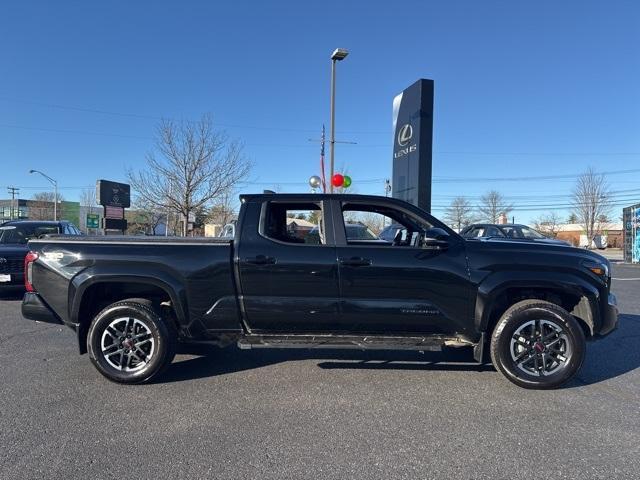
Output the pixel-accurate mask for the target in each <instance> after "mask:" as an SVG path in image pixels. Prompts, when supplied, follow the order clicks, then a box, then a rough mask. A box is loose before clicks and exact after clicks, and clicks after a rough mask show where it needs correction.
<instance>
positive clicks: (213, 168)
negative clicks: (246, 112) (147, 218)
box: [128, 115, 251, 236]
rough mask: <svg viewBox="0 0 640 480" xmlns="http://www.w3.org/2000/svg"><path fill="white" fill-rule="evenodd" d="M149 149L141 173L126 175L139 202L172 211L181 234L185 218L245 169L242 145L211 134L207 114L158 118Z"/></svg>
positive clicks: (228, 187) (243, 174) (230, 185)
mask: <svg viewBox="0 0 640 480" xmlns="http://www.w3.org/2000/svg"><path fill="white" fill-rule="evenodd" d="M155 147H156V148H155V150H156V151H155V152H150V153H149V154H148V155H147V165H146V168H145V169H143V170H142V171H139V172H137V173H136V172H133V171H129V172H128V178H129V182H130V183H131V185H132V187H133V189H134V190H135V191H136V192H137V194H138V195H139V196H140V197H141V198H143V199H144V200H145V201H147V202H149V203H150V204H152V205H154V206H155V207H157V208H160V209H164V210H171V211H173V212H174V213H176V214H177V215H176V217H179V219H181V223H182V232H183V235H185V236H186V235H187V231H188V219H189V215H190V214H192V213H193V212H195V211H197V210H198V209H201V208H207V207H210V206H212V204H213V203H214V202H215V201H216V199H218V198H219V197H220V196H222V195H224V194H227V193H229V192H230V191H231V190H233V188H234V187H235V186H236V185H237V184H238V182H240V181H241V180H242V179H243V178H246V176H247V175H248V174H249V171H250V169H251V164H250V163H249V161H248V160H247V159H246V157H245V156H244V154H243V152H242V145H241V144H240V143H239V142H238V141H236V140H230V139H229V138H228V137H227V135H226V134H225V133H223V132H220V131H215V130H214V128H213V122H212V120H211V117H209V116H207V115H205V116H203V117H202V118H201V119H200V120H198V121H195V122H192V121H183V122H176V121H173V120H163V121H162V122H161V123H160V125H159V126H158V129H157V132H156V142H155Z"/></svg>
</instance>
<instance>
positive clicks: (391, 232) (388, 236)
mask: <svg viewBox="0 0 640 480" xmlns="http://www.w3.org/2000/svg"><path fill="white" fill-rule="evenodd" d="M402 228H403V227H402V225H400V224H399V223H392V224H391V225H387V226H386V227H384V228H383V229H382V231H381V232H380V235H378V238H380V239H381V240H384V241H385V242H389V243H392V242H393V240H394V238H396V235H397V234H398V230H402Z"/></svg>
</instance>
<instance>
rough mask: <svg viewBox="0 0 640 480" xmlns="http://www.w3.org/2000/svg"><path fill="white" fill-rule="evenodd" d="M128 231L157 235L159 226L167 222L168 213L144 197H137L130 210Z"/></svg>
mask: <svg viewBox="0 0 640 480" xmlns="http://www.w3.org/2000/svg"><path fill="white" fill-rule="evenodd" d="M130 212H131V214H130V216H129V220H130V224H129V225H128V230H130V231H131V232H132V233H138V232H140V231H142V232H144V233H145V234H147V235H155V234H156V230H157V228H158V226H160V224H161V223H163V222H166V221H167V212H166V211H165V210H163V209H161V208H158V207H157V206H156V205H154V204H153V203H151V202H149V201H147V200H145V199H144V198H142V197H137V198H136V199H135V201H134V203H133V208H132V209H131V210H130Z"/></svg>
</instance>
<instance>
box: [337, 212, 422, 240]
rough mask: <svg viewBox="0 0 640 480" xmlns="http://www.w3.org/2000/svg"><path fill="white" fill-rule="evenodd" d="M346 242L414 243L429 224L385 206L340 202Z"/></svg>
mask: <svg viewBox="0 0 640 480" xmlns="http://www.w3.org/2000/svg"><path fill="white" fill-rule="evenodd" d="M342 217H343V220H344V228H345V235H346V239H347V244H350V245H371V244H373V245H385V246H395V247H400V246H416V245H415V244H416V242H417V240H418V238H419V236H420V235H421V234H422V233H423V232H424V231H425V230H427V229H429V228H431V225H429V224H428V223H427V222H426V221H424V220H422V219H419V218H417V217H414V216H413V215H409V214H408V213H405V212H404V211H402V210H396V209H393V208H389V207H387V206H377V205H368V204H366V205H365V204H358V203H345V204H343V206H342Z"/></svg>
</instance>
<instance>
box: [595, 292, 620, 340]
mask: <svg viewBox="0 0 640 480" xmlns="http://www.w3.org/2000/svg"><path fill="white" fill-rule="evenodd" d="M601 320H602V324H601V325H600V331H599V332H598V334H599V335H600V336H605V335H608V334H610V333H611V332H613V331H614V330H615V329H616V328H618V299H617V298H616V296H615V295H614V294H613V293H609V297H608V299H607V305H606V306H605V307H604V310H603V311H602V318H601Z"/></svg>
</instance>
